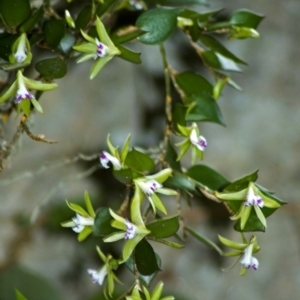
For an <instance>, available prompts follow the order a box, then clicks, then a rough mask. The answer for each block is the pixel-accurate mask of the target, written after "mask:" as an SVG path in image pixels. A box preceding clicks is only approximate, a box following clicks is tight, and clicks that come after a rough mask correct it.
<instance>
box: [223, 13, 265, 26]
mask: <svg viewBox="0 0 300 300" xmlns="http://www.w3.org/2000/svg"><path fill="white" fill-rule="evenodd" d="M263 18H264V16H263V15H260V14H257V13H255V12H253V11H250V10H239V11H237V12H235V13H234V14H233V15H232V16H231V18H230V20H229V23H230V24H231V25H239V26H242V27H248V28H254V29H256V28H257V27H258V25H259V23H260V22H261V21H262V19H263Z"/></svg>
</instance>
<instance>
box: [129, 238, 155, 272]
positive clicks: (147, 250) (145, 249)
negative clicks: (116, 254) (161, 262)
mask: <svg viewBox="0 0 300 300" xmlns="http://www.w3.org/2000/svg"><path fill="white" fill-rule="evenodd" d="M134 260H135V263H136V266H137V269H138V271H139V273H141V274H142V275H151V274H153V273H155V272H157V271H158V270H159V266H158V263H157V260H156V255H155V252H154V250H153V248H152V246H151V245H150V244H149V243H148V242H147V241H146V240H145V239H143V240H141V241H140V242H139V243H138V244H137V246H136V247H135V251H134Z"/></svg>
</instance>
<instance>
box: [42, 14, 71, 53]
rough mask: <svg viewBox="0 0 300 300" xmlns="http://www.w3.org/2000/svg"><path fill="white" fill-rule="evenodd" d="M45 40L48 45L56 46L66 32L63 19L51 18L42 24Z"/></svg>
mask: <svg viewBox="0 0 300 300" xmlns="http://www.w3.org/2000/svg"><path fill="white" fill-rule="evenodd" d="M44 33H45V40H46V43H47V45H48V46H49V47H51V48H57V46H58V45H59V43H60V41H61V40H62V38H63V37H64V35H65V33H66V27H65V21H64V20H56V19H52V20H49V21H46V22H45V24H44Z"/></svg>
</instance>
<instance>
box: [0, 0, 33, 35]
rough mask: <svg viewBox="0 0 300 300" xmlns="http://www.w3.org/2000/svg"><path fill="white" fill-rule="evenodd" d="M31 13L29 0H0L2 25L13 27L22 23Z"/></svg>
mask: <svg viewBox="0 0 300 300" xmlns="http://www.w3.org/2000/svg"><path fill="white" fill-rule="evenodd" d="M30 13H31V7H30V2H29V0H1V1H0V15H1V19H2V20H3V23H4V25H6V26H7V27H8V28H10V29H15V28H16V27H17V26H18V25H20V24H21V23H23V22H24V21H25V20H26V19H27V18H28V17H29V16H30Z"/></svg>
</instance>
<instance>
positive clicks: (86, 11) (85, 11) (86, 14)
mask: <svg viewBox="0 0 300 300" xmlns="http://www.w3.org/2000/svg"><path fill="white" fill-rule="evenodd" d="M91 19H92V6H91V5H86V6H84V7H83V8H82V10H81V11H80V13H79V14H78V17H77V19H76V21H75V27H76V29H78V30H79V29H82V30H83V29H85V27H86V26H87V25H88V23H89V22H90V21H91Z"/></svg>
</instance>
